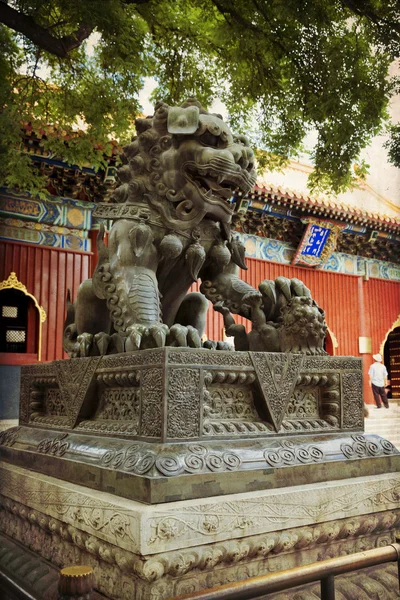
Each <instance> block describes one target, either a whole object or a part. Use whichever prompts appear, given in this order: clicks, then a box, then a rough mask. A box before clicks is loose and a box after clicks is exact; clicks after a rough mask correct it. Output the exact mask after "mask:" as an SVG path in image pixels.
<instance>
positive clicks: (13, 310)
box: [1, 306, 18, 319]
mask: <svg viewBox="0 0 400 600" xmlns="http://www.w3.org/2000/svg"><path fill="white" fill-rule="evenodd" d="M1 316H2V317H6V318H7V319H16V318H17V317H18V306H2V307H1Z"/></svg>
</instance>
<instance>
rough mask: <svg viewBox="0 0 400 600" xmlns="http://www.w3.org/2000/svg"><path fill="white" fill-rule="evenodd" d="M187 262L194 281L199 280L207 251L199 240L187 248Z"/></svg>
mask: <svg viewBox="0 0 400 600" xmlns="http://www.w3.org/2000/svg"><path fill="white" fill-rule="evenodd" d="M185 258H186V264H187V266H188V269H189V273H190V275H191V276H192V279H193V281H197V278H198V276H199V271H200V269H201V267H202V266H203V264H204V261H205V260H206V252H205V250H204V248H203V246H201V245H200V244H199V242H195V243H194V244H191V245H190V246H189V248H188V249H187V252H186V255H185Z"/></svg>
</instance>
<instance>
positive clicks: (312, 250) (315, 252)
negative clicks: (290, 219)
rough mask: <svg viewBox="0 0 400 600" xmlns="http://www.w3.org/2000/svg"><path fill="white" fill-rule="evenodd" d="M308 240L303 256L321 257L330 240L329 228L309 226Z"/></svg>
mask: <svg viewBox="0 0 400 600" xmlns="http://www.w3.org/2000/svg"><path fill="white" fill-rule="evenodd" d="M308 230H309V233H308V240H307V243H306V244H305V245H304V246H303V248H302V250H301V254H302V255H305V256H317V257H318V258H319V257H320V256H321V252H322V250H323V249H324V246H325V244H326V242H327V240H328V237H329V235H330V233H331V231H330V229H328V228H327V227H320V226H319V225H312V224H311V223H310V224H309V225H308Z"/></svg>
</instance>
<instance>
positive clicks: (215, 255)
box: [209, 242, 231, 267]
mask: <svg viewBox="0 0 400 600" xmlns="http://www.w3.org/2000/svg"><path fill="white" fill-rule="evenodd" d="M209 256H210V258H211V260H212V261H213V262H214V263H216V264H217V265H218V266H219V267H225V266H226V265H227V264H228V263H229V262H230V260H231V253H230V252H229V250H228V248H227V247H226V242H221V243H220V244H216V245H215V246H213V248H212V249H211V252H210V254H209Z"/></svg>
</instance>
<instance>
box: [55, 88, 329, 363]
mask: <svg viewBox="0 0 400 600" xmlns="http://www.w3.org/2000/svg"><path fill="white" fill-rule="evenodd" d="M136 130H137V136H136V137H134V138H133V139H132V142H131V143H130V144H128V145H127V146H126V147H125V148H124V151H123V154H122V157H121V158H122V163H123V165H122V167H121V168H120V169H119V171H118V177H119V180H120V185H119V187H117V189H116V190H115V191H114V194H113V196H112V199H111V200H112V202H111V203H107V204H102V205H98V209H96V210H98V211H99V212H98V213H97V214H100V216H101V215H103V216H104V215H106V216H107V217H108V218H112V219H113V225H112V228H111V230H110V233H109V237H108V245H107V246H106V245H105V242H104V228H103V227H101V228H100V232H99V235H98V240H97V245H98V254H99V259H98V264H97V266H96V269H95V272H94V275H93V278H92V279H89V280H87V281H85V282H83V283H82V284H81V286H80V288H79V291H78V296H77V299H76V302H75V303H74V304H72V303H71V301H70V298H69V297H68V299H67V319H66V322H65V330H64V348H65V350H66V351H67V352H68V353H69V355H70V356H71V357H77V356H92V355H103V354H109V353H118V352H129V351H133V350H140V349H146V348H152V347H160V346H164V345H170V346H190V347H201V346H202V342H201V338H202V336H203V333H204V329H205V323H206V312H207V309H208V300H210V301H211V302H212V303H213V304H214V308H215V309H216V310H218V311H219V312H221V313H222V314H223V316H224V322H225V327H226V330H227V333H228V335H233V337H234V339H235V345H236V349H238V350H240V349H243V350H244V349H252V350H262V351H292V352H307V353H312V354H315V353H323V339H324V335H325V330H326V326H325V322H324V313H323V311H322V310H321V309H320V308H319V307H318V306H317V304H316V303H315V302H314V301H313V300H312V299H311V294H310V292H309V290H308V289H307V288H306V287H305V286H304V285H303V284H302V283H301V282H300V281H299V280H296V279H292V280H288V279H286V278H284V277H279V278H278V279H277V280H276V281H275V282H272V281H263V282H262V283H260V285H259V289H258V290H255V289H253V288H252V287H251V286H250V285H248V284H247V283H245V282H244V281H242V280H241V279H240V278H239V277H238V272H239V267H240V268H242V269H246V264H245V252H244V246H243V245H242V244H241V242H240V241H239V240H238V239H235V238H234V237H232V233H231V228H230V223H231V217H232V212H233V205H232V203H231V200H230V199H231V197H232V194H233V191H234V190H235V189H239V190H240V191H241V192H242V193H243V194H246V193H247V192H248V191H249V190H250V189H251V188H252V187H253V186H254V184H255V182H256V171H255V168H254V154H253V151H252V149H251V148H250V146H249V143H248V140H247V139H246V137H245V136H242V135H234V134H233V133H232V132H231V130H230V129H229V127H228V125H227V124H226V123H225V122H224V121H223V120H222V118H221V117H220V116H219V115H216V114H210V113H209V112H207V111H206V110H205V109H204V108H203V107H202V106H201V104H200V103H199V102H198V101H197V100H195V99H192V98H191V99H189V100H187V101H186V102H185V103H184V104H182V106H180V107H170V106H168V105H167V104H165V103H163V102H160V103H158V104H157V105H156V106H155V112H154V115H153V116H152V117H151V118H140V119H137V120H136ZM95 214H96V213H95ZM198 279H200V280H201V282H202V283H201V288H200V289H201V292H202V293H189V294H188V290H189V288H190V286H191V284H192V283H193V282H194V281H197V280H198ZM232 313H233V314H238V315H241V316H243V317H245V318H247V319H249V320H250V321H251V322H252V331H251V332H250V333H249V334H247V333H246V331H245V330H244V328H243V327H242V326H241V325H236V324H235V321H234V319H233V317H232ZM205 347H209V348H224V347H225V346H224V344H223V343H217V342H211V341H208V342H206V343H205Z"/></svg>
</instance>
